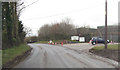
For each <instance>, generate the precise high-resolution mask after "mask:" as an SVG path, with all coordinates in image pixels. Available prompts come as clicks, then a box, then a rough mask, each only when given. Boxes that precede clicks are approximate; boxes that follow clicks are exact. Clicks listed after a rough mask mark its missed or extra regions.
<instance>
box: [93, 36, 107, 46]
mask: <svg viewBox="0 0 120 70" xmlns="http://www.w3.org/2000/svg"><path fill="white" fill-rule="evenodd" d="M91 43H92V45H95V44H97V43H102V44H105V40H104V39H103V38H101V37H93V38H92V40H91ZM107 43H109V40H107Z"/></svg>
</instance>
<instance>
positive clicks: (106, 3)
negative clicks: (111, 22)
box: [105, 0, 107, 49]
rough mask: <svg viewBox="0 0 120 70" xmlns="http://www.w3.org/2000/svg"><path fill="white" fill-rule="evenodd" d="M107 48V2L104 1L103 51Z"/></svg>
mask: <svg viewBox="0 0 120 70" xmlns="http://www.w3.org/2000/svg"><path fill="white" fill-rule="evenodd" d="M106 48H107V0H106V1H105V49H106Z"/></svg>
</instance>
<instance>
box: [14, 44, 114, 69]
mask: <svg viewBox="0 0 120 70" xmlns="http://www.w3.org/2000/svg"><path fill="white" fill-rule="evenodd" d="M29 45H30V47H32V48H33V50H32V51H31V54H30V56H28V57H27V58H26V59H25V60H24V61H22V62H21V63H19V64H18V65H17V66H15V68H114V67H115V66H114V65H112V64H110V63H108V62H105V61H103V60H99V59H97V58H94V56H91V55H88V54H87V53H84V52H79V53H78V52H76V51H74V50H71V49H68V48H65V47H61V46H57V45H56V46H55V45H48V44H29Z"/></svg>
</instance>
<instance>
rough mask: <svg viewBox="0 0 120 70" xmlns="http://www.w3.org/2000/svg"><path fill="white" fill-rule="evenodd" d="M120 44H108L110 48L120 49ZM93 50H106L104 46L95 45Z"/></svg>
mask: <svg viewBox="0 0 120 70" xmlns="http://www.w3.org/2000/svg"><path fill="white" fill-rule="evenodd" d="M119 45H120V44H114V45H108V47H107V49H108V50H120V46H119ZM92 49H93V50H104V46H95V47H93V48H92Z"/></svg>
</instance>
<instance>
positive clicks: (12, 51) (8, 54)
mask: <svg viewBox="0 0 120 70" xmlns="http://www.w3.org/2000/svg"><path fill="white" fill-rule="evenodd" d="M29 49H30V47H29V46H28V45H26V44H22V45H20V46H14V47H13V48H9V49H5V50H2V64H6V63H7V62H9V61H11V60H13V59H14V58H15V57H16V56H19V55H22V53H24V52H26V51H27V50H29Z"/></svg>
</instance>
